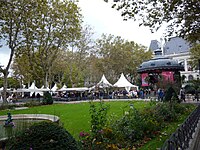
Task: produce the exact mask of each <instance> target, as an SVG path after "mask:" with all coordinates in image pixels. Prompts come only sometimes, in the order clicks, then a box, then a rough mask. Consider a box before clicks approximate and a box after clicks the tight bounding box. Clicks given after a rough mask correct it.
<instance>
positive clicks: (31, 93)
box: [28, 82, 42, 96]
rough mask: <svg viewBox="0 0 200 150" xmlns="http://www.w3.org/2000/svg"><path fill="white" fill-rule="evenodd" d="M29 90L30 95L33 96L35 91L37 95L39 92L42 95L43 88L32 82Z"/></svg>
mask: <svg viewBox="0 0 200 150" xmlns="http://www.w3.org/2000/svg"><path fill="white" fill-rule="evenodd" d="M28 90H29V91H30V96H32V95H33V93H34V92H35V95H37V93H39V94H40V95H42V93H41V90H40V89H38V88H37V87H36V85H35V82H33V83H32V84H31V86H30V87H29V88H28Z"/></svg>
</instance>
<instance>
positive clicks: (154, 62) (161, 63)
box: [137, 55, 184, 73]
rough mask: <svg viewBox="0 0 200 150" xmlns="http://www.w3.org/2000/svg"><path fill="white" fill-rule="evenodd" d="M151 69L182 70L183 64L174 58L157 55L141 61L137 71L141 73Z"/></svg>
mask: <svg viewBox="0 0 200 150" xmlns="http://www.w3.org/2000/svg"><path fill="white" fill-rule="evenodd" d="M153 70H171V71H173V70H178V71H184V66H183V65H181V64H179V63H178V62H177V61H176V60H173V59H170V58H168V57H163V56H160V55H159V56H156V57H154V58H153V59H151V60H149V61H146V62H143V63H142V64H141V65H140V66H139V68H138V70H137V71H138V73H142V72H150V71H153Z"/></svg>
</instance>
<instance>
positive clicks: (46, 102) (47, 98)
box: [43, 92, 53, 105]
mask: <svg viewBox="0 0 200 150" xmlns="http://www.w3.org/2000/svg"><path fill="white" fill-rule="evenodd" d="M43 104H44V105H49V104H53V98H52V96H51V94H50V93H49V92H44V96H43Z"/></svg>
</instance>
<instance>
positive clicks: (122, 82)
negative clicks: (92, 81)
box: [97, 73, 138, 91]
mask: <svg viewBox="0 0 200 150" xmlns="http://www.w3.org/2000/svg"><path fill="white" fill-rule="evenodd" d="M97 86H99V87H102V88H104V87H118V88H125V89H126V91H130V89H131V88H132V87H133V88H136V89H137V90H138V86H136V85H133V84H132V83H130V82H129V81H128V80H127V79H126V77H125V76H124V74H123V73H121V76H120V78H119V79H118V81H117V82H116V83H115V84H113V85H112V84H111V83H110V82H108V80H107V79H106V77H105V76H104V75H103V76H102V78H101V80H100V82H99V83H97Z"/></svg>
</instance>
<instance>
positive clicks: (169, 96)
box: [164, 87, 179, 102]
mask: <svg viewBox="0 0 200 150" xmlns="http://www.w3.org/2000/svg"><path fill="white" fill-rule="evenodd" d="M172 97H174V99H175V100H176V101H177V102H179V99H178V95H177V93H176V91H175V90H174V89H173V88H172V87H169V88H168V89H167V91H166V93H165V97H164V101H165V102H169V101H171V100H172Z"/></svg>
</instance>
